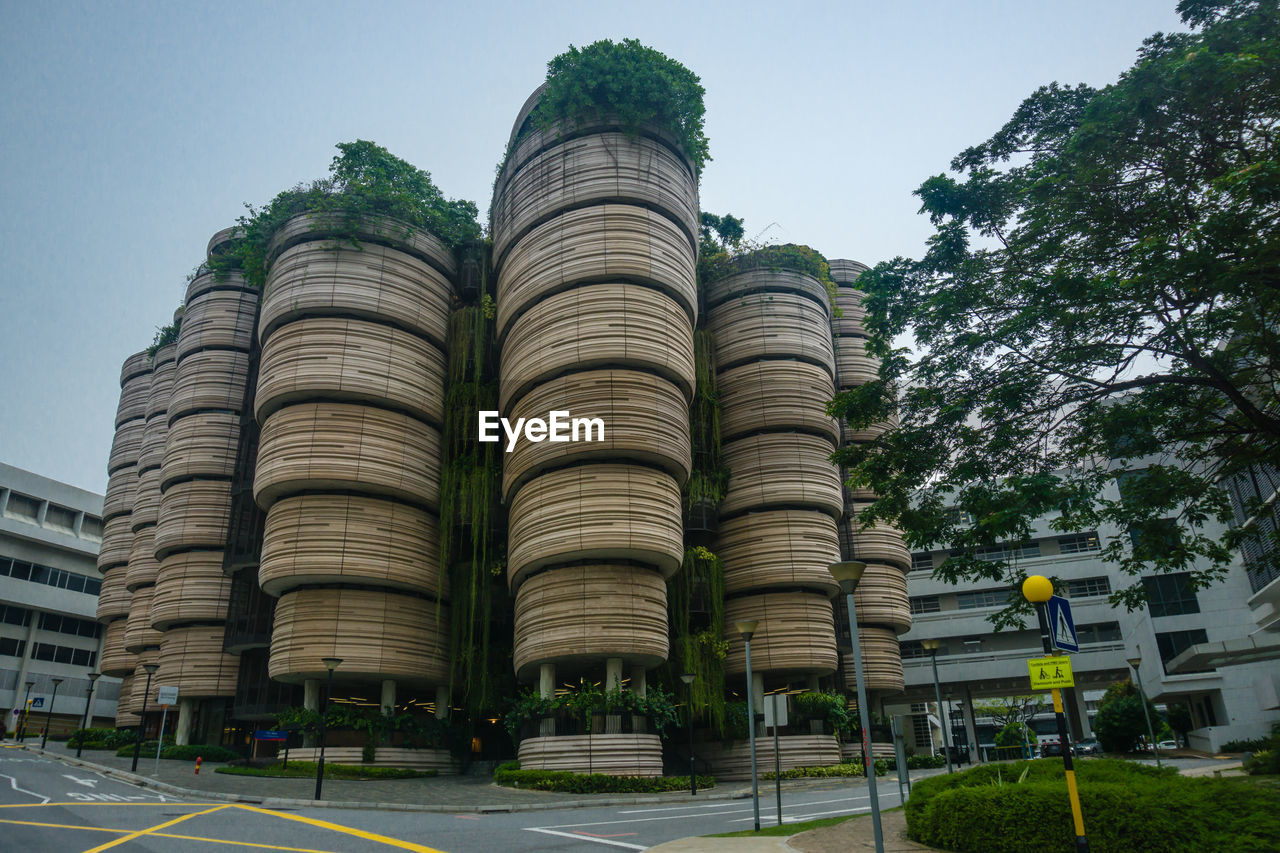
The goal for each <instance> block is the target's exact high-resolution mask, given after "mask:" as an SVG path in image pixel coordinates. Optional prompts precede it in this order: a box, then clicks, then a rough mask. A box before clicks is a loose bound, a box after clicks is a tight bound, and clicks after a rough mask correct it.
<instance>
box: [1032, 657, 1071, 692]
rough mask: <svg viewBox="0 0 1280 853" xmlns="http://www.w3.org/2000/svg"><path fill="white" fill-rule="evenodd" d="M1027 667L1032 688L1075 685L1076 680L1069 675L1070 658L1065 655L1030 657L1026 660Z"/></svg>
mask: <svg viewBox="0 0 1280 853" xmlns="http://www.w3.org/2000/svg"><path fill="white" fill-rule="evenodd" d="M1027 668H1028V669H1030V670H1031V689H1032V690H1050V689H1052V688H1054V687H1075V686H1076V680H1075V679H1074V678H1073V677H1072V676H1071V658H1069V657H1067V656H1066V655H1063V656H1062V657H1056V658H1031V659H1030V660H1029V661H1027Z"/></svg>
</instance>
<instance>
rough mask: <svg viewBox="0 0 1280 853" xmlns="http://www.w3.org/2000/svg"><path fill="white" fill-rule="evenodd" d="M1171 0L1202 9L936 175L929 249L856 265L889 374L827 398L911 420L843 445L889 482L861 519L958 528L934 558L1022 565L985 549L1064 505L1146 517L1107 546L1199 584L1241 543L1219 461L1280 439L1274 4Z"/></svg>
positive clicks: (837, 406) (1136, 596) (858, 468)
mask: <svg viewBox="0 0 1280 853" xmlns="http://www.w3.org/2000/svg"><path fill="white" fill-rule="evenodd" d="M1179 10H1180V12H1181V14H1182V18H1183V21H1184V22H1185V23H1187V24H1188V25H1190V26H1191V27H1193V28H1194V29H1193V31H1191V32H1179V33H1172V34H1156V35H1153V36H1151V37H1150V38H1148V39H1147V40H1146V41H1145V42H1144V43H1143V46H1142V48H1141V49H1140V51H1139V53H1138V61H1137V62H1136V63H1135V64H1134V66H1133V67H1132V68H1131V69H1129V70H1128V71H1127V72H1125V73H1124V74H1123V75H1122V76H1121V77H1120V79H1119V80H1118V81H1117V82H1115V83H1114V84H1112V85H1109V86H1106V87H1104V88H1102V89H1094V88H1091V87H1089V86H1085V85H1077V86H1062V85H1059V84H1057V83H1053V84H1050V85H1048V86H1044V87H1042V88H1040V89H1038V90H1037V91H1036V92H1034V93H1033V94H1032V95H1031V96H1030V97H1028V98H1027V99H1026V100H1025V101H1024V102H1023V103H1022V105H1021V106H1020V107H1019V108H1018V110H1017V111H1016V113H1015V114H1014V115H1013V117H1012V118H1011V119H1010V120H1009V122H1008V123H1007V124H1006V125H1005V126H1004V127H1003V128H1001V129H1000V130H999V131H998V132H997V133H995V135H993V136H992V137H991V138H990V139H989V140H987V141H986V142H984V143H982V144H980V145H977V146H974V147H972V148H969V149H968V150H966V151H964V152H962V153H961V154H960V155H959V156H958V157H956V158H955V159H954V160H953V161H952V163H951V168H952V170H953V171H954V172H955V173H959V176H955V175H938V176H936V177H933V178H930V179H929V180H927V181H925V183H924V184H923V185H922V186H921V187H920V188H919V190H917V193H916V194H917V195H918V196H919V197H920V199H921V200H922V203H923V208H922V210H923V212H925V213H927V214H928V215H929V217H930V219H931V221H932V223H933V224H934V226H935V229H936V230H935V233H934V234H933V236H932V237H931V238H930V239H929V242H928V249H927V251H926V253H925V255H924V256H923V257H922V258H921V259H919V260H909V259H906V258H896V259H894V260H892V261H889V262H885V263H881V264H879V265H878V266H876V267H875V268H874V269H873V270H870V271H869V272H867V273H864V274H863V276H862V277H861V278H860V279H859V287H860V288H861V289H862V290H864V291H865V292H866V293H867V294H868V298H867V309H868V314H867V326H868V329H869V332H870V334H871V340H870V342H869V344H868V349H869V350H870V351H871V352H872V353H874V354H875V355H878V356H879V357H880V358H881V359H882V368H881V372H880V379H879V381H877V382H872V383H869V384H868V385H865V386H863V387H861V388H858V389H854V390H851V391H848V392H845V393H842V394H841V395H839V396H838V397H837V398H836V400H835V401H834V402H833V403H832V412H833V414H836V415H839V416H843V417H846V418H848V419H849V421H850V423H851V424H852V425H853V427H854V428H860V427H862V426H865V425H868V424H871V423H875V422H878V421H884V420H887V419H890V418H891V417H894V416H896V417H897V418H899V420H900V428H899V429H897V430H894V431H889V432H887V433H885V434H884V435H883V436H881V437H880V438H878V439H877V440H875V441H872V442H868V443H865V444H858V445H854V446H851V447H849V448H846V449H844V450H842V451H840V453H839V454H838V455H837V458H838V460H839V461H840V462H842V463H844V464H845V465H847V466H848V467H849V469H850V472H851V480H852V482H853V483H854V484H855V485H858V486H869V487H871V488H872V489H874V490H875V492H876V493H877V494H878V495H880V498H879V499H878V500H877V501H875V502H874V503H873V504H870V505H869V506H868V507H867V508H866V510H865V511H864V512H863V513H862V516H861V517H862V519H863V520H864V521H865V522H867V523H870V522H871V521H873V520H880V521H882V522H889V523H891V524H894V525H896V526H898V527H900V528H902V529H903V530H904V532H905V533H906V536H907V539H908V541H909V542H910V543H911V544H912V545H913V546H916V547H921V546H928V545H935V546H937V545H945V546H949V547H951V548H953V549H956V550H957V551H958V556H954V557H952V558H950V559H948V560H947V561H946V562H944V563H943V564H942V565H941V566H940V567H939V568H938V569H937V570H936V571H935V576H938V577H940V578H941V579H945V580H948V581H950V582H952V583H957V582H959V581H961V580H967V581H970V582H972V581H979V580H983V579H985V580H987V581H988V582H990V581H997V582H1003V583H1007V584H1010V585H1013V584H1016V583H1018V582H1020V581H1021V579H1022V576H1023V573H1022V571H1021V570H1020V569H1019V568H1018V567H1017V566H1016V565H1015V564H1012V563H1010V562H1007V561H984V560H978V559H976V558H975V555H974V549H975V548H976V547H979V546H983V545H990V544H994V543H997V542H1002V541H1019V540H1022V539H1024V538H1026V537H1028V536H1030V535H1031V530H1032V523H1033V521H1034V520H1035V519H1036V518H1038V517H1041V516H1053V522H1052V523H1053V524H1054V525H1055V526H1056V527H1057V528H1058V529H1061V530H1064V531H1091V530H1098V529H1104V530H1105V529H1107V528H1111V529H1115V530H1119V531H1123V532H1125V533H1130V532H1132V535H1118V536H1115V537H1112V538H1110V539H1109V541H1107V542H1106V544H1105V547H1104V557H1105V558H1106V559H1108V560H1110V561H1113V562H1116V563H1118V564H1119V565H1120V566H1121V567H1122V569H1123V570H1124V571H1126V572H1128V573H1130V574H1133V575H1139V574H1143V573H1151V572H1168V571H1189V572H1190V573H1191V583H1192V585H1193V587H1196V588H1198V587H1202V586H1205V585H1207V584H1209V583H1212V582H1213V581H1215V580H1217V579H1219V578H1220V577H1221V576H1222V575H1223V574H1224V572H1225V567H1226V565H1227V564H1228V563H1229V561H1230V558H1231V554H1230V551H1229V550H1228V547H1227V546H1229V545H1230V544H1231V543H1232V535H1231V534H1228V535H1227V536H1226V537H1220V536H1219V535H1217V533H1216V532H1211V531H1212V528H1211V527H1210V525H1212V524H1213V522H1215V521H1216V522H1222V523H1226V522H1228V521H1229V508H1228V504H1227V501H1226V498H1225V496H1224V494H1223V492H1222V491H1221V490H1220V489H1219V488H1217V487H1216V484H1217V483H1218V482H1219V481H1220V480H1221V479H1222V478H1224V477H1227V476H1230V475H1232V474H1233V473H1236V472H1239V471H1242V470H1244V469H1245V468H1247V467H1248V466H1250V465H1251V464H1255V463H1267V462H1270V463H1271V464H1275V463H1276V462H1277V461H1278V460H1280V407H1278V406H1277V404H1276V395H1275V388H1276V381H1277V378H1278V375H1277V371H1280V363H1278V362H1280V360H1278V359H1277V355H1280V334H1278V332H1280V328H1278V324H1277V320H1278V319H1280V275H1277V266H1278V263H1280V155H1278V154H1277V150H1278V147H1277V142H1278V141H1280V139H1278V138H1277V127H1278V123H1280V14H1277V11H1276V5H1275V3H1274V2H1273V0H1271V1H1270V2H1268V1H1267V0H1221V2H1209V0H1183V2H1182V3H1181V4H1180V6H1179ZM908 334H910V335H913V336H914V339H915V343H916V346H917V349H918V352H917V353H916V354H912V353H911V352H910V351H909V350H908V349H904V348H895V345H894V341H895V339H897V340H901V339H902V337H903V336H906V335H908ZM1187 462H1189V463H1191V464H1185V463H1187ZM1120 485H1123V486H1124V488H1123V490H1122V491H1120V493H1119V495H1117V488H1118V487H1119V486H1120ZM951 507H955V508H959V509H961V510H963V511H964V512H965V513H967V517H966V516H964V515H959V514H957V513H952V512H949V511H948V510H949V508H951ZM970 517H971V518H972V520H973V521H972V524H969V523H967V522H968V518H970ZM1144 597H1145V592H1144V589H1143V587H1142V585H1141V584H1140V583H1135V584H1133V585H1131V586H1129V587H1128V588H1125V589H1120V590H1117V591H1116V593H1115V594H1114V595H1113V602H1114V603H1123V604H1126V605H1127V606H1130V607H1135V606H1137V605H1138V604H1140V603H1141V602H1142V601H1143V600H1144ZM1012 604H1013V606H1012V607H1011V608H1010V609H1008V610H1006V611H1004V612H1003V613H1001V614H999V615H998V616H997V617H995V618H994V619H993V621H994V622H995V623H996V625H997V627H999V626H1003V625H1008V624H1020V623H1021V621H1022V616H1023V615H1024V614H1025V613H1027V612H1028V611H1027V609H1026V604H1025V603H1024V602H1023V601H1022V598H1021V596H1014V597H1013V602H1012Z"/></svg>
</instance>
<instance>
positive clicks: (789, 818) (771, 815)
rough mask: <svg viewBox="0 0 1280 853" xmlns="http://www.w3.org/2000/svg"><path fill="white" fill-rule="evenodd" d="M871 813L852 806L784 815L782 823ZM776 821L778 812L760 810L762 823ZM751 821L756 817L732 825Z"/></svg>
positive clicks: (865, 809) (736, 819)
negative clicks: (829, 816)
mask: <svg viewBox="0 0 1280 853" xmlns="http://www.w3.org/2000/svg"><path fill="white" fill-rule="evenodd" d="M869 811H871V806H851V807H849V808H847V809H832V810H831V811H825V812H809V813H808V814H797V815H787V814H784V815H783V816H782V822H783V823H799V822H800V821H803V820H812V819H813V818H815V817H822V816H823V815H833V814H858V813H859V812H869ZM776 819H777V813H776V812H774V811H767V812H766V811H765V810H763V809H761V810H760V822H761V823H764V822H765V820H776ZM749 820H755V818H754V817H738V818H734V819H733V821H732V823H745V822H746V821H749Z"/></svg>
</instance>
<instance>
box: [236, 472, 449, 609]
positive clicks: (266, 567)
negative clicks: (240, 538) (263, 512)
mask: <svg viewBox="0 0 1280 853" xmlns="http://www.w3.org/2000/svg"><path fill="white" fill-rule="evenodd" d="M258 583H259V584H260V585H261V587H262V589H263V591H264V592H266V593H267V594H268V595H275V596H279V595H281V594H283V593H285V592H287V591H289V590H291V589H295V588H297V587H299V586H306V585H316V584H332V583H352V584H375V585H377V586H384V587H388V588H394V589H403V590H408V591H412V592H421V593H424V594H426V595H431V596H436V595H441V596H447V594H448V579H447V578H446V577H442V575H441V572H440V533H439V522H438V521H437V520H436V517H435V516H434V515H431V514H430V513H428V512H424V511H423V510H421V509H418V508H416V507H412V506H408V505H406V504H402V503H397V502H395V501H387V500H381V499H378V498H373V497H365V496H362V495H300V496H298V497H292V498H284V499H283V500H280V501H277V502H276V503H275V504H274V505H272V507H271V509H270V510H268V511H267V523H266V531H265V533H264V534H263V548H262V562H261V564H260V566H259V569H258Z"/></svg>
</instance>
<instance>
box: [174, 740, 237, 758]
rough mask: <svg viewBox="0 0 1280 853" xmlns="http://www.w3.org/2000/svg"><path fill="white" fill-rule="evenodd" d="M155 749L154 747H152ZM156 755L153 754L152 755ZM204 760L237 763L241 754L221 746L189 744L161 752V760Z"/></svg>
mask: <svg viewBox="0 0 1280 853" xmlns="http://www.w3.org/2000/svg"><path fill="white" fill-rule="evenodd" d="M152 749H154V747H152ZM154 754H155V753H154V752H152V755H154ZM197 756H198V757H200V758H203V759H204V760H205V761H235V760H236V759H237V758H239V757H240V755H239V753H236V752H232V751H231V750H229V749H226V748H225V747H221V746H203V745H200V744H187V745H186V746H166V747H165V748H164V749H163V750H161V752H160V757H161V758H171V759H174V760H175V761H195V760H196V757H197Z"/></svg>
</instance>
